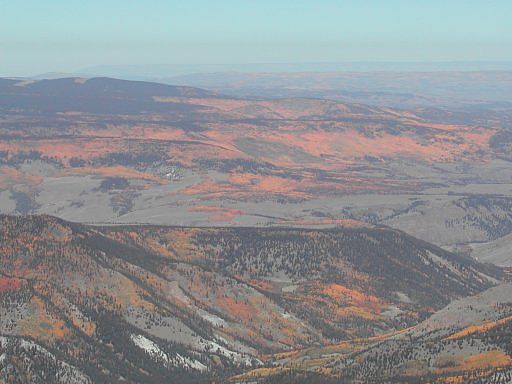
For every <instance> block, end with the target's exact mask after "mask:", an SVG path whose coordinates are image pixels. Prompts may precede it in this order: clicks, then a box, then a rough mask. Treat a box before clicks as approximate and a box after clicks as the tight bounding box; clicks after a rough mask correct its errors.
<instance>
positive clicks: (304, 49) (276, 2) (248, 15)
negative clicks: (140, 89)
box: [0, 0, 512, 76]
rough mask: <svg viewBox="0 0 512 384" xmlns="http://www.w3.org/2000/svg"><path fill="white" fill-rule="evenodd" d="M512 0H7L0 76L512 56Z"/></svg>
mask: <svg viewBox="0 0 512 384" xmlns="http://www.w3.org/2000/svg"><path fill="white" fill-rule="evenodd" d="M511 19H512V0H478V1H477V0H345V1H343V0H308V1H306V0H182V1H173V0H166V1H164V0H80V1H78V0H0V76H15V75H29V74H36V73H42V72H47V71H67V72H69V71H78V70H79V69H81V68H84V67H88V66H92V65H100V64H216V63H240V64H244V63H275V62H298V63H301V62H343V61H474V60H476V61H502V60H503V61H512V22H511Z"/></svg>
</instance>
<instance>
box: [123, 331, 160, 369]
mask: <svg viewBox="0 0 512 384" xmlns="http://www.w3.org/2000/svg"><path fill="white" fill-rule="evenodd" d="M130 338H131V340H132V342H133V344H135V345H136V346H137V347H139V348H140V349H143V350H145V351H146V352H147V353H148V354H149V355H150V356H152V357H155V358H157V359H159V360H163V361H164V362H166V363H168V362H169V356H167V354H166V353H165V352H164V351H162V350H161V349H160V347H159V346H158V344H156V343H155V342H153V341H151V340H149V339H148V338H147V337H145V336H143V335H131V336H130Z"/></svg>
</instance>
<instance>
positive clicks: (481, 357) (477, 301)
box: [233, 283, 512, 384]
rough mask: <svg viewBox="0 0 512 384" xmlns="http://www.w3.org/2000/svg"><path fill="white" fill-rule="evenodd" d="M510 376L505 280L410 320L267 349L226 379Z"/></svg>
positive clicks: (510, 319)
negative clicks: (261, 363) (395, 327)
mask: <svg viewBox="0 0 512 384" xmlns="http://www.w3.org/2000/svg"><path fill="white" fill-rule="evenodd" d="M511 381H512V284H511V283H503V284H500V285H498V286H496V287H493V288H490V289H488V290H486V291H485V292H483V293H480V294H478V295H475V296H471V297H467V298H463V299H459V300H456V301H454V302H452V303H451V304H450V305H448V306H447V307H445V308H443V309H442V310H440V311H438V312H436V313H435V314H434V315H432V316H431V317H430V318H429V319H427V320H425V321H424V322H422V323H421V324H418V325H417V326H415V327H412V328H409V329H404V330H402V331H400V332H395V333H391V334H389V335H382V336H378V337H373V338H367V339H359V340H352V341H346V342H342V343H338V344H334V345H330V346H327V347H322V348H309V349H304V350H300V351H296V352H293V353H288V354H280V355H275V356H273V357H272V358H271V359H269V362H268V364H267V366H266V367H262V368H258V369H255V370H252V371H250V372H248V373H245V374H243V375H238V376H236V377H234V378H233V382H238V383H240V382H255V383H257V382H259V383H266V384H271V383H297V384H299V383H301V384H306V383H307V384H311V383H329V384H335V383H336V384H339V383H376V384H377V383H381V384H384V383H417V384H420V383H465V384H483V383H496V384H506V383H510V382H511Z"/></svg>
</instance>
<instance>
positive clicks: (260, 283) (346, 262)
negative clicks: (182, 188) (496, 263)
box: [0, 216, 502, 383]
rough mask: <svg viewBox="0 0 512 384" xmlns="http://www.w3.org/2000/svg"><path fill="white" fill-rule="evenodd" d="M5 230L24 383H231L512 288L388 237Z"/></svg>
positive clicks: (11, 357)
mask: <svg viewBox="0 0 512 384" xmlns="http://www.w3.org/2000/svg"><path fill="white" fill-rule="evenodd" d="M0 231H1V233H0V249H1V259H0V260H1V265H0V271H1V274H2V276H1V277H0V296H1V301H0V303H1V304H0V305H1V307H0V313H1V314H2V316H1V317H0V329H1V330H2V335H1V339H0V351H1V353H0V355H1V356H2V360H1V361H0V372H1V374H2V375H3V376H2V378H9V377H18V378H20V381H22V382H23V380H25V382H33V383H38V382H40V383H47V382H66V383H68V382H77V383H78V382H109V383H115V382H134V383H135V382H144V383H151V382H154V383H159V382H165V380H170V379H173V380H177V381H179V382H184V383H185V382H201V381H203V380H204V381H206V382H211V381H215V380H224V379H225V378H226V377H227V376H228V375H231V376H233V375H237V374H240V373H242V372H243V371H247V370H250V369H253V368H257V367H260V366H263V364H265V361H266V359H267V356H268V354H269V353H277V352H287V351H293V350H296V349H297V348H304V347H306V346H311V345H318V346H319V347H320V346H322V345H325V344H332V343H335V342H337V341H339V340H345V339H353V338H354V337H359V338H362V337H370V336H376V335H379V334H382V333H383V332H393V331H398V330H400V329H402V328H403V327H404V326H413V325H414V324H417V323H418V322H420V321H421V320H422V319H424V318H426V317H427V316H428V315H429V314H430V313H433V312H434V311H435V310H438V309H440V308H442V307H443V306H445V305H446V304H447V303H449V302H450V301H451V300H452V299H455V298H460V297H464V296H467V295H470V294H475V293H478V292H481V291H483V290H485V289H487V288H489V287H491V286H492V285H494V284H495V283H497V282H498V280H499V279H501V278H502V272H501V270H499V269H498V268H495V267H490V266H486V265H482V264H479V263H477V262H475V261H473V260H472V259H470V258H466V257H462V256H458V255H455V254H452V253H449V252H446V251H443V250H441V249H439V248H437V247H435V246H432V245H430V244H428V243H425V242H423V241H420V240H417V239H414V238H412V237H410V236H408V235H405V234H404V233H402V232H399V231H396V230H392V229H388V228H375V227H370V228H368V227H357V228H355V227H351V228H346V227H344V228H335V229H325V230H306V229H286V228H268V229H262V228H260V229H258V228H178V227H157V226H129V227H89V226H84V225H79V224H72V223H68V222H65V221H62V220H60V219H57V218H54V217H49V216H28V217H13V216H0ZM427 292H428V294H427Z"/></svg>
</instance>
